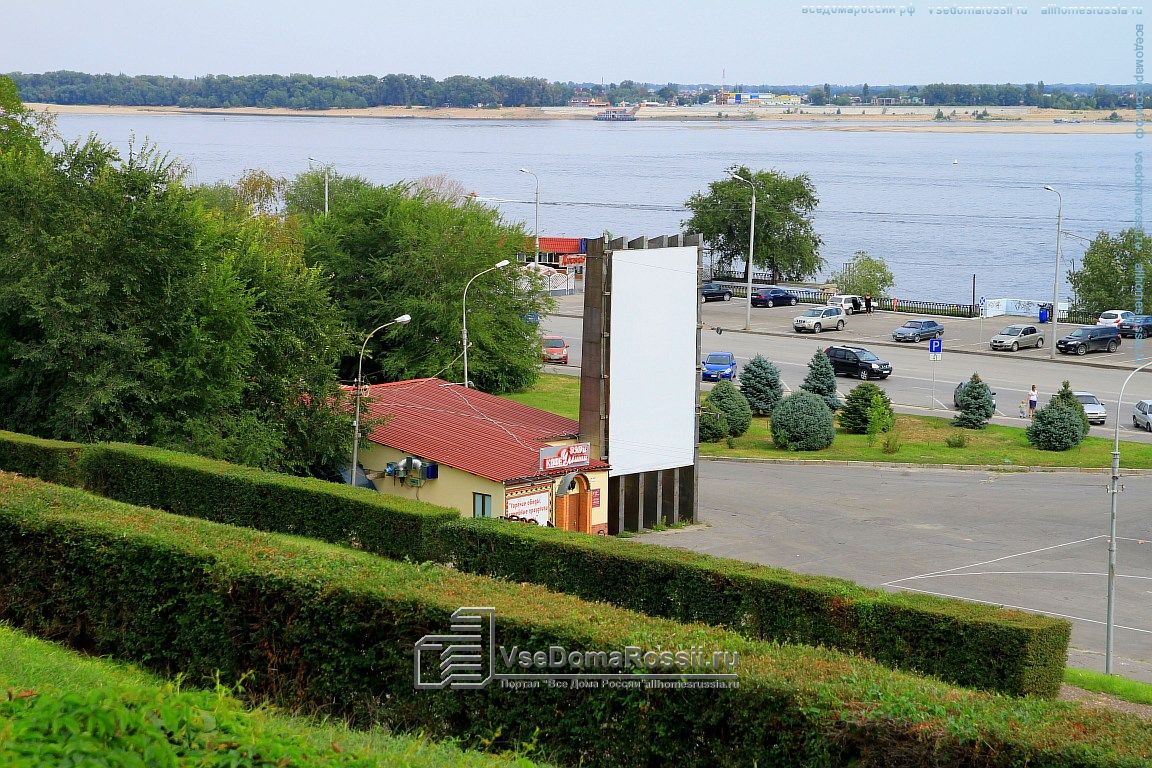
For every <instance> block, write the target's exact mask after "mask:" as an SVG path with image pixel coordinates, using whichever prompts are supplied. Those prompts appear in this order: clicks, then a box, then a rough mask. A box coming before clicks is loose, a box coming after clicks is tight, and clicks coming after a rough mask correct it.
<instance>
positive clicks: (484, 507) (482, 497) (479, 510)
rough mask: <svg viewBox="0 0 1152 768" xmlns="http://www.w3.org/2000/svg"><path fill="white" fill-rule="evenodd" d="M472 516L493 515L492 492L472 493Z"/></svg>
mask: <svg viewBox="0 0 1152 768" xmlns="http://www.w3.org/2000/svg"><path fill="white" fill-rule="evenodd" d="M472 517H492V494H490V493H474V494H472Z"/></svg>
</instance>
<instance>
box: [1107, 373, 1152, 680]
mask: <svg viewBox="0 0 1152 768" xmlns="http://www.w3.org/2000/svg"><path fill="white" fill-rule="evenodd" d="M1150 365H1152V360H1149V361H1148V362H1146V363H1144V365H1141V366H1138V367H1137V368H1135V369H1134V370H1133V371H1132V373H1130V374H1128V378H1126V379H1124V384H1123V385H1121V387H1120V399H1119V400H1117V401H1116V433H1115V436H1114V438H1113V440H1112V482H1111V483H1109V484H1108V495H1109V496H1111V497H1112V499H1111V502H1112V503H1111V505H1110V507H1109V510H1108V615H1107V617H1106V619H1105V623H1104V638H1105V639H1104V672H1105V674H1109V675H1110V674H1112V636H1113V634H1114V630H1115V628H1116V621H1115V607H1116V494H1118V493H1119V492H1120V488H1119V487H1118V486H1119V482H1120V410H1121V409H1122V408H1123V407H1124V389H1125V388H1126V387H1127V386H1128V382H1129V381H1131V380H1132V377H1133V376H1135V375H1136V374H1137V373H1139V372H1140V371H1142V370H1143V369H1145V368H1147V367H1148V366H1150Z"/></svg>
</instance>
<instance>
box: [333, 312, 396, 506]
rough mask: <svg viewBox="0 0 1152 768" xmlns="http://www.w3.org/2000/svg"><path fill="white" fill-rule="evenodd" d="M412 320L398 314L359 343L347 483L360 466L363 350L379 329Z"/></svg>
mask: <svg viewBox="0 0 1152 768" xmlns="http://www.w3.org/2000/svg"><path fill="white" fill-rule="evenodd" d="M411 321H412V315H400V317H398V318H396V319H395V320H390V321H389V322H387V323H384V325H381V326H379V327H378V328H375V329H373V330H372V333H370V334H368V336H367V337H366V338H365V339H364V343H363V344H361V345H360V360H359V362H357V363H356V415H355V416H354V417H353V419H352V430H353V438H352V471H351V472H349V473H348V483H349V484H350V485H356V472H357V471H358V470H359V466H360V393H361V391H362V390H363V385H364V379H363V372H364V350H365V349H367V348H368V341H369V340H370V339H371V338H372V337H373V336H375V335H376V334H377V333H379V332H380V331H382V330H384V329H385V328H387V327H388V326H390V325H407V324H408V323H410V322H411Z"/></svg>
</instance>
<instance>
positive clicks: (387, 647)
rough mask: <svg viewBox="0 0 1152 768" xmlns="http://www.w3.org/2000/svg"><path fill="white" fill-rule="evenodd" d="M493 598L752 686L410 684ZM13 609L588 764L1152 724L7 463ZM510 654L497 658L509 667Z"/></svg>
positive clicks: (583, 640)
mask: <svg viewBox="0 0 1152 768" xmlns="http://www.w3.org/2000/svg"><path fill="white" fill-rule="evenodd" d="M462 605H465V606H467V605H472V606H491V607H492V608H493V609H494V610H495V611H496V615H497V617H498V622H497V631H496V637H495V638H493V642H494V643H495V644H498V645H499V646H500V647H501V650H502V649H503V648H509V649H511V648H514V647H515V648H518V649H526V650H533V649H546V648H548V647H549V646H553V645H555V646H560V647H563V648H566V649H570V650H615V649H623V648H626V647H628V646H638V647H640V648H645V649H656V648H664V649H683V648H703V649H708V650H723V651H728V652H737V653H739V655H740V659H739V665H738V669H737V671H738V674H739V682H740V686H739V688H719V689H715V688H709V689H705V688H683V689H667V688H661V687H647V686H640V687H619V688H617V687H609V686H605V687H603V688H600V689H598V690H584V689H567V688H560V687H556V688H553V687H549V686H541V687H539V688H530V689H523V688H521V689H511V688H507V687H503V686H501V685H497V684H492V685H489V686H488V687H486V688H482V689H478V690H468V691H463V690H442V691H423V690H415V689H414V686H413V677H412V675H413V656H412V649H413V643H414V641H415V640H416V639H417V638H420V637H422V636H424V635H426V634H430V633H444V632H446V631H448V630H449V629H450V625H451V614H452V612H453V611H455V610H456V609H457V608H458V607H460V606H462ZM0 619H5V620H9V621H12V622H13V623H16V624H18V625H20V626H23V627H25V628H26V629H28V630H29V631H32V632H34V633H36V634H39V635H41V636H46V637H53V638H59V639H62V640H66V641H68V642H70V643H72V644H73V645H76V646H78V647H80V648H82V649H84V650H87V651H90V652H92V653H96V654H112V655H117V656H120V657H124V658H129V659H132V660H135V661H138V662H141V663H143V664H145V665H146V666H148V667H150V668H152V669H156V670H159V671H162V672H166V673H172V672H177V671H183V672H186V673H187V674H188V675H189V676H190V679H191V680H193V681H198V680H201V679H207V678H211V677H212V676H213V674H214V673H215V671H216V670H220V673H221V675H222V678H223V679H224V680H225V681H233V680H237V679H239V678H240V677H241V675H243V674H244V673H245V672H249V671H251V672H252V673H253V676H252V677H251V678H249V679H248V680H247V681H246V682H245V688H246V691H247V692H248V693H249V694H251V695H253V696H256V697H264V698H267V699H269V700H271V701H274V702H276V703H278V704H281V705H288V706H298V707H301V708H303V709H308V710H312V711H321V712H325V713H329V714H333V715H342V716H347V717H350V718H352V719H353V721H355V722H360V723H367V722H381V723H385V724H387V725H388V726H389V727H391V728H394V729H402V730H417V729H419V730H423V731H424V732H425V733H428V734H429V735H431V736H432V737H434V738H441V737H445V736H456V737H459V738H461V739H462V740H463V741H464V743H466V744H469V745H479V744H491V743H495V744H496V745H497V746H502V745H505V744H511V745H517V744H526V743H536V744H538V745H540V747H542V748H543V749H544V751H545V754H546V755H547V757H549V758H554V759H556V760H558V761H560V762H562V763H565V764H573V765H575V764H582V765H588V766H635V765H661V764H669V765H677V766H687V767H689V768H691V767H693V766H701V767H703V766H730V765H731V766H735V765H741V766H743V765H752V764H761V765H767V764H773V765H804V766H813V767H817V766H828V767H829V768H830V767H831V766H840V765H849V764H851V765H858V766H861V767H864V766H879V765H884V766H920V765H928V764H931V765H936V766H1021V765H1030V766H1057V767H1061V768H1063V767H1064V766H1067V767H1068V768H1072V767H1073V766H1077V767H1078V768H1084V767H1087V766H1093V767H1094V766H1102V767H1103V766H1107V767H1108V768H1129V767H1130V766H1131V767H1132V768H1135V766H1144V765H1147V762H1148V760H1150V759H1152V724H1150V723H1147V722H1144V721H1142V720H1139V719H1137V718H1134V717H1130V716H1125V715H1119V714H1115V713H1100V712H1090V711H1087V710H1084V709H1081V708H1080V707H1078V706H1075V705H1071V704H1064V703H1055V702H1046V701H1041V700H1038V699H1024V698H1005V697H1000V696H992V695H989V694H982V693H977V692H975V691H969V690H963V689H956V688H951V687H949V686H947V685H944V684H943V683H940V682H936V681H933V680H931V679H928V678H917V677H914V676H912V675H908V674H904V673H900V672H896V671H892V670H889V669H886V668H884V667H882V666H880V665H878V664H876V663H874V662H871V661H868V660H865V659H862V658H860V657H853V656H847V655H844V654H841V653H838V652H834V651H829V650H822V649H814V648H808V647H804V646H795V645H789V646H781V645H776V644H772V643H763V642H755V641H751V640H749V639H747V638H744V637H742V636H740V635H737V634H734V633H729V632H725V631H722V630H720V629H716V628H714V627H708V626H702V625H681V624H676V623H673V622H671V621H668V620H664V619H658V618H652V617H648V616H643V615H640V614H636V613H633V612H631V611H626V610H623V609H621V608H616V607H613V606H608V605H604V604H594V603H587V602H584V601H582V600H579V599H577V598H575V597H571V596H568V595H562V594H556V593H553V592H549V591H547V590H545V589H543V588H541V587H536V586H531V585H525V584H514V583H509V582H504V581H498V580H493V579H488V578H485V577H481V576H475V575H471V574H462V573H457V572H454V571H452V570H451V569H447V568H444V567H441V566H432V565H422V566H421V565H413V564H406V563H399V562H395V561H389V560H384V559H380V558H376V557H373V556H371V555H368V554H366V553H360V552H354V551H351V550H349V549H347V548H342V547H337V546H333V545H329V544H324V543H319V542H315V541H309V540H306V539H299V538H296V537H288V536H281V535H274V534H267V533H261V532H256V531H251V530H247V529H239V528H233V527H231V526H222V525H217V524H214V523H209V522H206V521H203V520H196V519H192V518H186V517H178V516H173V515H168V514H165V513H162V512H157V511H155V510H150V509H142V508H138V507H131V506H128V505H125V504H120V503H118V502H113V501H110V500H107V499H99V498H95V497H92V496H89V495H86V494H84V493H82V492H80V491H77V490H75V489H68V488H60V487H55V486H50V485H46V484H44V483H40V482H37V481H35V480H29V479H26V478H20V477H16V476H13V475H4V474H0ZM503 655H504V654H503V653H501V652H497V653H496V654H495V656H494V658H495V664H496V666H497V667H499V666H500V664H501V661H500V660H501V659H502V658H503Z"/></svg>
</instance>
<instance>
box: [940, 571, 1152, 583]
mask: <svg viewBox="0 0 1152 768" xmlns="http://www.w3.org/2000/svg"><path fill="white" fill-rule="evenodd" d="M1020 575H1024V576H1107V575H1108V574H1107V573H1103V572H1096V571H975V572H972V573H944V574H941V575H939V576H928V577H925V578H932V579H944V578H953V577H956V576H1020ZM1116 578H1118V579H1147V580H1148V581H1152V576H1130V575H1127V574H1123V573H1118V574H1116Z"/></svg>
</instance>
